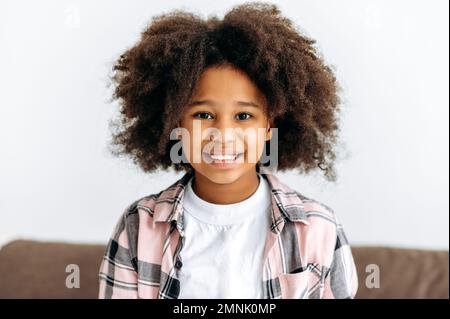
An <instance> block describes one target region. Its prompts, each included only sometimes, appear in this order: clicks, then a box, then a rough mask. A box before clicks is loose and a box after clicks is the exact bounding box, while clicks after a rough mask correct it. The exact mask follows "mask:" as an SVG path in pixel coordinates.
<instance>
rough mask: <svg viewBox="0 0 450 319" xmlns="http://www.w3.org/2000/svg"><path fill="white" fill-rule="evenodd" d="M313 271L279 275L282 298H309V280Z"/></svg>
mask: <svg viewBox="0 0 450 319" xmlns="http://www.w3.org/2000/svg"><path fill="white" fill-rule="evenodd" d="M310 275H311V273H310V271H308V270H305V271H301V272H297V273H290V274H289V273H283V274H280V275H279V276H278V281H279V283H280V289H281V298H282V299H306V298H308V280H309V277H310Z"/></svg>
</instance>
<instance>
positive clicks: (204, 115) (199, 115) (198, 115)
mask: <svg viewBox="0 0 450 319" xmlns="http://www.w3.org/2000/svg"><path fill="white" fill-rule="evenodd" d="M193 116H194V117H195V118H200V119H204V120H209V119H210V118H212V116H211V114H209V113H206V112H198V113H195V114H194V115H193ZM208 116H209V117H208Z"/></svg>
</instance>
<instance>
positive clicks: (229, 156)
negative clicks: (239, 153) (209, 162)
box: [211, 155, 236, 161]
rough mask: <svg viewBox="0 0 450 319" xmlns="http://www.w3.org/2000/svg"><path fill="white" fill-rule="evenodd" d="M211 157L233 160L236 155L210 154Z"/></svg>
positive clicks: (219, 159) (220, 159)
mask: <svg viewBox="0 0 450 319" xmlns="http://www.w3.org/2000/svg"><path fill="white" fill-rule="evenodd" d="M211 157H212V159H214V160H218V161H223V160H234V159H235V157H236V156H234V155H211Z"/></svg>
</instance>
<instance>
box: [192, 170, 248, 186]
mask: <svg viewBox="0 0 450 319" xmlns="http://www.w3.org/2000/svg"><path fill="white" fill-rule="evenodd" d="M245 172H246V170H245V168H244V167H236V168H230V169H217V168H212V167H204V168H202V169H200V170H199V173H200V174H202V175H203V176H205V177H206V178H208V179H209V180H210V181H211V182H213V183H216V184H231V183H233V182H235V181H236V180H238V179H239V178H240V177H241V176H242V175H244V174H245Z"/></svg>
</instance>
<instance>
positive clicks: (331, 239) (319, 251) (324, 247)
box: [295, 191, 347, 264]
mask: <svg viewBox="0 0 450 319" xmlns="http://www.w3.org/2000/svg"><path fill="white" fill-rule="evenodd" d="M295 193H296V196H298V198H299V199H300V200H301V203H302V207H303V211H304V212H303V216H304V217H303V218H304V219H305V221H306V222H307V224H306V225H303V224H302V223H296V224H297V227H300V228H301V231H298V234H300V235H299V236H300V237H301V238H300V240H302V241H303V242H304V243H306V245H307V246H308V247H310V248H312V249H310V253H311V254H312V255H311V256H310V257H312V258H313V259H315V260H317V261H318V262H321V263H323V264H330V263H331V261H332V258H333V254H334V251H335V249H336V248H337V247H338V246H340V245H342V244H346V243H347V238H346V236H345V233H344V230H343V227H342V224H341V223H340V221H339V218H338V216H337V214H336V213H335V211H334V209H333V208H331V207H330V206H329V205H328V204H325V203H324V202H322V201H319V200H317V199H314V198H310V197H306V196H304V195H303V194H301V193H299V192H298V191H295Z"/></svg>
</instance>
